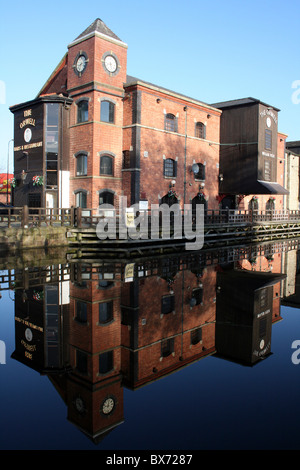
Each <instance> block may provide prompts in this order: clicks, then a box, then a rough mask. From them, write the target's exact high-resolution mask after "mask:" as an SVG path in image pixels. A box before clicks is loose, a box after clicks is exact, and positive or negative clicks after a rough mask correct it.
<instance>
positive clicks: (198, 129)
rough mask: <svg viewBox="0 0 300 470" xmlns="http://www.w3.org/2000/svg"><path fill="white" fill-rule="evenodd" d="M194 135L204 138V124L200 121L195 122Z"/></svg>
mask: <svg viewBox="0 0 300 470" xmlns="http://www.w3.org/2000/svg"><path fill="white" fill-rule="evenodd" d="M195 136H196V137H198V138H200V139H205V125H204V124H203V123H202V122H197V123H196V128H195Z"/></svg>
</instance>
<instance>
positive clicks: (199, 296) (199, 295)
mask: <svg viewBox="0 0 300 470" xmlns="http://www.w3.org/2000/svg"><path fill="white" fill-rule="evenodd" d="M192 295H193V298H194V299H195V300H196V303H195V305H202V303H203V289H202V287H199V288H197V289H193V294H192Z"/></svg>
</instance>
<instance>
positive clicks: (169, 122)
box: [165, 114, 176, 132]
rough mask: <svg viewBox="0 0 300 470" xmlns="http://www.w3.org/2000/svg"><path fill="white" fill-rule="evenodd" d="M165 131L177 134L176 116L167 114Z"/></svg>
mask: <svg viewBox="0 0 300 470" xmlns="http://www.w3.org/2000/svg"><path fill="white" fill-rule="evenodd" d="M165 130H166V131H171V132H175V131H176V117H175V116H174V114H167V115H166V120H165Z"/></svg>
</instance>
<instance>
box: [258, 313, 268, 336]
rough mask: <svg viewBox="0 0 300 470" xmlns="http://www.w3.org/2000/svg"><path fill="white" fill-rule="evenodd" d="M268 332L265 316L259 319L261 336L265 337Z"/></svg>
mask: <svg viewBox="0 0 300 470" xmlns="http://www.w3.org/2000/svg"><path fill="white" fill-rule="evenodd" d="M266 333H267V318H266V317H264V318H262V319H261V320H260V321H259V337H260V338H263V337H264V336H266Z"/></svg>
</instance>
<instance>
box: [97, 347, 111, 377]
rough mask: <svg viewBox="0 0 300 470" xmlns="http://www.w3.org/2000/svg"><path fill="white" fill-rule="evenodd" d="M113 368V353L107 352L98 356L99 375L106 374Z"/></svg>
mask: <svg viewBox="0 0 300 470" xmlns="http://www.w3.org/2000/svg"><path fill="white" fill-rule="evenodd" d="M112 368H113V351H107V352H105V353H103V354H100V356H99V373H100V374H106V373H107V372H110V371H111V370H112Z"/></svg>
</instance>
